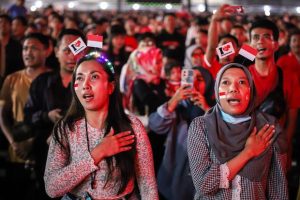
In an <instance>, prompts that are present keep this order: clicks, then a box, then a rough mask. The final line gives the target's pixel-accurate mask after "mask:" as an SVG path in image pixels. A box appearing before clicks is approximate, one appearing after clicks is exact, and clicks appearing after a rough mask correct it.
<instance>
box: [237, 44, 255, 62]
mask: <svg viewBox="0 0 300 200" xmlns="http://www.w3.org/2000/svg"><path fill="white" fill-rule="evenodd" d="M257 53H258V52H257V50H256V49H254V48H252V47H251V46H249V45H247V44H243V46H242V47H241V49H240V51H239V54H240V55H241V56H243V57H245V58H247V59H248V60H251V61H253V60H254V59H255V56H256V54H257Z"/></svg>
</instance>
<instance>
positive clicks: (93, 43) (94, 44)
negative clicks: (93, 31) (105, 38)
mask: <svg viewBox="0 0 300 200" xmlns="http://www.w3.org/2000/svg"><path fill="white" fill-rule="evenodd" d="M87 46H89V47H95V48H102V42H98V41H92V40H88V41H87Z"/></svg>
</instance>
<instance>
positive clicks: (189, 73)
mask: <svg viewBox="0 0 300 200" xmlns="http://www.w3.org/2000/svg"><path fill="white" fill-rule="evenodd" d="M181 85H184V86H186V87H187V88H193V85H194V71H193V69H190V68H183V69H182V70H181Z"/></svg>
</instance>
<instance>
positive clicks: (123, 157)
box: [44, 52, 158, 199]
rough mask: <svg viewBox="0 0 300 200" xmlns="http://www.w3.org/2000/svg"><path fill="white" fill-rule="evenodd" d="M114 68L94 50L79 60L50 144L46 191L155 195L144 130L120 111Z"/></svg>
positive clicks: (83, 195)
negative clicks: (67, 102) (66, 106)
mask: <svg viewBox="0 0 300 200" xmlns="http://www.w3.org/2000/svg"><path fill="white" fill-rule="evenodd" d="M114 73H115V72H114V68H113V66H112V64H111V63H110V62H109V61H108V60H107V59H106V58H105V57H104V56H102V55H101V54H100V53H98V52H91V53H89V54H87V55H86V56H84V57H83V58H81V59H80V60H79V61H78V63H77V65H76V68H75V70H74V75H73V79H72V86H73V87H72V92H73V100H72V103H71V106H70V108H69V110H68V112H67V114H66V116H65V117H64V118H63V119H62V120H61V121H59V122H58V123H57V124H56V126H55V128H54V134H53V140H52V141H51V144H50V147H49V152H48V159H47V165H46V170H45V177H44V179H45V184H46V191H47V193H48V195H49V196H51V197H59V196H64V198H65V199H68V198H71V199H72V198H73V199H76V198H85V199H89V198H90V199H137V198H138V195H140V197H141V198H142V199H158V194H157V187H156V182H155V176H154V168H153V160H152V152H151V147H150V143H149V140H148V137H147V135H146V131H145V129H144V127H143V126H142V124H141V123H140V121H138V119H137V118H135V117H132V116H127V115H126V114H125V113H124V111H123V107H122V103H121V98H120V96H119V90H118V88H117V86H118V84H116V83H115V78H114V77H115V74H114ZM136 185H137V186H138V190H139V194H137V192H136V190H135V189H137V188H135V186H136Z"/></svg>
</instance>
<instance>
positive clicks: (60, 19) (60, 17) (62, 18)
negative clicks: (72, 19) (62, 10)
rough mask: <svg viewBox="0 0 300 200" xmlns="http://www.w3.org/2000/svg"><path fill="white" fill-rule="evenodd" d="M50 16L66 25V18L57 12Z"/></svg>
mask: <svg viewBox="0 0 300 200" xmlns="http://www.w3.org/2000/svg"><path fill="white" fill-rule="evenodd" d="M50 15H52V17H53V18H54V19H57V20H58V21H59V22H60V23H64V17H63V16H61V15H60V14H58V13H57V12H55V11H53V12H51V14H50Z"/></svg>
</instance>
